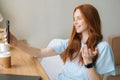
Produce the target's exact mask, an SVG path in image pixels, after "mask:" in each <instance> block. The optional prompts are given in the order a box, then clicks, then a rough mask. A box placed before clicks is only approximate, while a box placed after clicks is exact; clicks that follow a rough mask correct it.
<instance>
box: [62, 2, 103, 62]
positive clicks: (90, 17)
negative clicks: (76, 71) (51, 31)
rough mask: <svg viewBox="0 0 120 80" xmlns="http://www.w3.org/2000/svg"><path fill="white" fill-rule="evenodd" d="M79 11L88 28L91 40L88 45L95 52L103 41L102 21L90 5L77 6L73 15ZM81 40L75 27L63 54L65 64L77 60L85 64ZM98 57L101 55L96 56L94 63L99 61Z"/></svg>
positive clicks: (89, 39) (87, 42) (80, 35)
mask: <svg viewBox="0 0 120 80" xmlns="http://www.w3.org/2000/svg"><path fill="white" fill-rule="evenodd" d="M77 9H79V10H80V12H81V13H82V16H83V19H84V20H85V22H86V24H87V26H88V35H89V38H88V40H87V41H86V44H87V46H88V48H90V49H91V50H92V51H94V50H95V47H96V46H97V44H98V43H99V42H100V41H101V40H102V39H103V36H102V33H101V20H100V16H99V14H98V11H97V9H96V8H95V7H93V6H92V5H90V4H83V5H79V6H77V7H76V8H75V9H74V12H73V15H74V13H75V11H76V10H77ZM81 39H82V34H81V33H77V32H76V29H75V26H74V25H73V29H72V33H71V36H70V40H69V42H68V46H67V48H66V50H65V51H64V52H63V53H62V54H61V57H62V59H63V62H64V63H65V62H66V60H67V59H69V60H70V61H73V60H74V59H76V58H77V59H78V60H79V62H81V63H83V58H82V55H81V52H80V49H81ZM98 55H99V53H98V54H97V55H95V56H94V58H93V62H95V61H96V60H97V57H98Z"/></svg>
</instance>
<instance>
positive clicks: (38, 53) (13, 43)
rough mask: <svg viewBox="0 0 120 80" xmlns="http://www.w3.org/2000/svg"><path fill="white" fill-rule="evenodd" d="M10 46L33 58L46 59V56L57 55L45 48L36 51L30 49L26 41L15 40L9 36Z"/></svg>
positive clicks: (32, 48) (50, 49) (33, 48)
mask: <svg viewBox="0 0 120 80" xmlns="http://www.w3.org/2000/svg"><path fill="white" fill-rule="evenodd" d="M10 46H12V47H15V48H19V49H21V50H22V51H25V52H26V53H28V54H30V55H32V56H34V57H47V56H54V55H57V53H56V52H55V51H54V49H53V48H51V47H49V48H45V49H38V48H35V47H31V46H30V45H29V44H28V43H27V41H26V40H21V41H19V40H17V39H16V37H15V36H13V35H12V34H11V42H10Z"/></svg>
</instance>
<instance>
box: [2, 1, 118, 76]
mask: <svg viewBox="0 0 120 80" xmlns="http://www.w3.org/2000/svg"><path fill="white" fill-rule="evenodd" d="M84 3H90V4H92V5H94V6H95V7H96V8H97V10H98V12H99V14H100V17H101V21H102V32H103V36H104V40H107V39H108V36H111V35H120V9H119V8H120V0H0V13H1V14H2V17H3V21H2V22H0V27H4V26H5V21H6V20H10V31H11V32H12V33H13V34H14V35H15V36H16V37H17V38H18V39H25V40H27V41H28V42H29V44H31V45H32V46H34V47H37V48H45V47H46V46H47V45H48V43H49V42H50V41H51V40H52V39H54V38H63V39H66V38H69V36H70V34H71V29H72V24H73V10H74V8H75V7H76V6H78V5H80V4H84ZM56 59H60V58H59V56H58V58H48V60H43V62H42V64H43V65H44V68H45V69H46V68H47V67H48V66H49V69H46V70H47V73H48V74H49V75H50V76H52V77H53V76H54V74H53V75H51V73H52V71H51V70H52V68H53V67H54V66H55V65H57V66H56V67H60V68H61V66H62V65H63V63H62V61H60V62H59V63H58V61H57V60H56ZM45 61H46V62H45ZM55 61H57V62H55ZM47 62H49V63H50V64H51V65H49V64H48V63H47ZM53 69H55V68H53ZM57 70H60V69H59V68H57ZM54 73H55V72H54Z"/></svg>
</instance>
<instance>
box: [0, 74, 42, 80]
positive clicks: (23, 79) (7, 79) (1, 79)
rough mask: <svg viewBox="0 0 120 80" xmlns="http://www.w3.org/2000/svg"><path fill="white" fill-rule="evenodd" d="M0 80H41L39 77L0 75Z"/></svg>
mask: <svg viewBox="0 0 120 80" xmlns="http://www.w3.org/2000/svg"><path fill="white" fill-rule="evenodd" d="M0 80H42V77H41V76H28V75H13V74H0Z"/></svg>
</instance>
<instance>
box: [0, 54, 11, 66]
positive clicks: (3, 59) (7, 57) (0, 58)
mask: <svg viewBox="0 0 120 80" xmlns="http://www.w3.org/2000/svg"><path fill="white" fill-rule="evenodd" d="M0 67H4V68H10V67H11V54H10V52H3V53H0Z"/></svg>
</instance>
